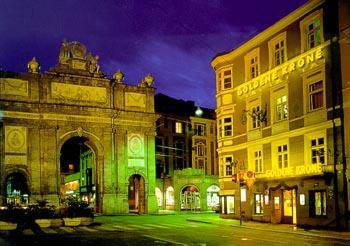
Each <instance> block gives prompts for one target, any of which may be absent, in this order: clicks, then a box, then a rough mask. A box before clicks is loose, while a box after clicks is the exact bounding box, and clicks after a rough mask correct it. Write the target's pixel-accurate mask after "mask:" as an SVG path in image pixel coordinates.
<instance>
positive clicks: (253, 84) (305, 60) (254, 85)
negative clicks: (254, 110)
mask: <svg viewBox="0 0 350 246" xmlns="http://www.w3.org/2000/svg"><path fill="white" fill-rule="evenodd" d="M328 44H329V42H327V43H325V45H323V46H321V47H318V48H315V49H312V50H310V51H308V52H305V53H303V54H302V55H300V56H298V57H295V58H293V59H291V60H290V61H287V62H285V63H284V64H282V65H280V66H278V67H276V68H274V69H272V70H269V71H267V72H266V73H263V74H261V75H260V76H258V77H256V78H254V79H252V80H250V81H248V82H246V83H244V84H243V85H241V86H238V88H237V95H238V96H242V95H245V94H248V93H250V92H253V91H254V90H256V89H258V88H261V87H263V86H265V85H266V84H268V83H270V84H272V83H273V82H276V81H278V79H280V78H282V77H283V76H285V75H288V74H290V73H292V72H293V71H295V70H297V69H300V68H303V67H305V66H307V65H309V64H312V63H314V62H316V61H318V60H320V59H322V58H323V57H324V49H323V48H324V47H325V46H326V45H328Z"/></svg>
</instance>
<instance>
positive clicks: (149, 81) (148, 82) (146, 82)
mask: <svg viewBox="0 0 350 246" xmlns="http://www.w3.org/2000/svg"><path fill="white" fill-rule="evenodd" d="M153 82H154V77H153V76H152V74H150V73H149V74H147V76H146V77H144V78H143V80H142V81H141V83H140V86H141V87H153Z"/></svg>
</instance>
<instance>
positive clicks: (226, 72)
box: [223, 69, 232, 89]
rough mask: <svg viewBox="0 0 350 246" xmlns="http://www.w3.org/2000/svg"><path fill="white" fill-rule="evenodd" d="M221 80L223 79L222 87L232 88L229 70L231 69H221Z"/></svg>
mask: <svg viewBox="0 0 350 246" xmlns="http://www.w3.org/2000/svg"><path fill="white" fill-rule="evenodd" d="M223 80H224V89H230V88H232V71H231V69H229V70H224V71H223Z"/></svg>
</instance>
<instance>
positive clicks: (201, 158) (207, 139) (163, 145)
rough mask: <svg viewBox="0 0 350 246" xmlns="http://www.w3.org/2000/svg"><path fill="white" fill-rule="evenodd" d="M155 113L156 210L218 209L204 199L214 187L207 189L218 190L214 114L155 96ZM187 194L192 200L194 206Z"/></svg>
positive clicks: (185, 102)
mask: <svg viewBox="0 0 350 246" xmlns="http://www.w3.org/2000/svg"><path fill="white" fill-rule="evenodd" d="M155 111H156V113H157V114H159V116H160V118H159V119H158V120H157V136H156V176H157V185H158V188H159V191H158V194H159V195H158V197H159V199H158V200H159V204H158V205H159V207H161V208H163V209H175V210H186V209H201V210H207V209H211V208H213V207H215V206H218V204H216V205H215V206H214V205H212V204H214V203H215V202H211V201H209V202H208V199H207V196H208V195H207V192H208V188H209V187H210V186H212V185H214V186H215V187H211V188H210V189H209V190H212V191H211V192H212V193H215V192H216V193H215V194H217V192H218V189H219V188H218V186H217V182H218V180H217V176H215V175H218V167H217V162H216V133H215V131H216V126H215V112H214V110H212V109H208V108H202V107H198V106H196V105H195V103H194V102H193V101H184V100H179V99H175V98H171V97H169V96H166V95H164V94H157V95H156V96H155ZM156 193H157V191H156ZM171 193H172V194H173V195H170V194H171ZM194 193H196V194H195V195H193V194H194ZM189 194H192V195H193V196H194V198H193V199H192V198H191V199H192V202H193V204H192V203H191V202H189V200H190V198H189V197H188V196H189ZM161 200H162V201H165V202H164V203H163V202H161ZM214 200H215V195H214ZM217 202H218V200H217Z"/></svg>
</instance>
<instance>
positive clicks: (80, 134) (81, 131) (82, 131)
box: [76, 126, 84, 137]
mask: <svg viewBox="0 0 350 246" xmlns="http://www.w3.org/2000/svg"><path fill="white" fill-rule="evenodd" d="M76 132H77V134H78V136H79V137H82V136H83V133H84V130H83V128H82V127H80V126H79V127H78V128H77V131H76Z"/></svg>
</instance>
